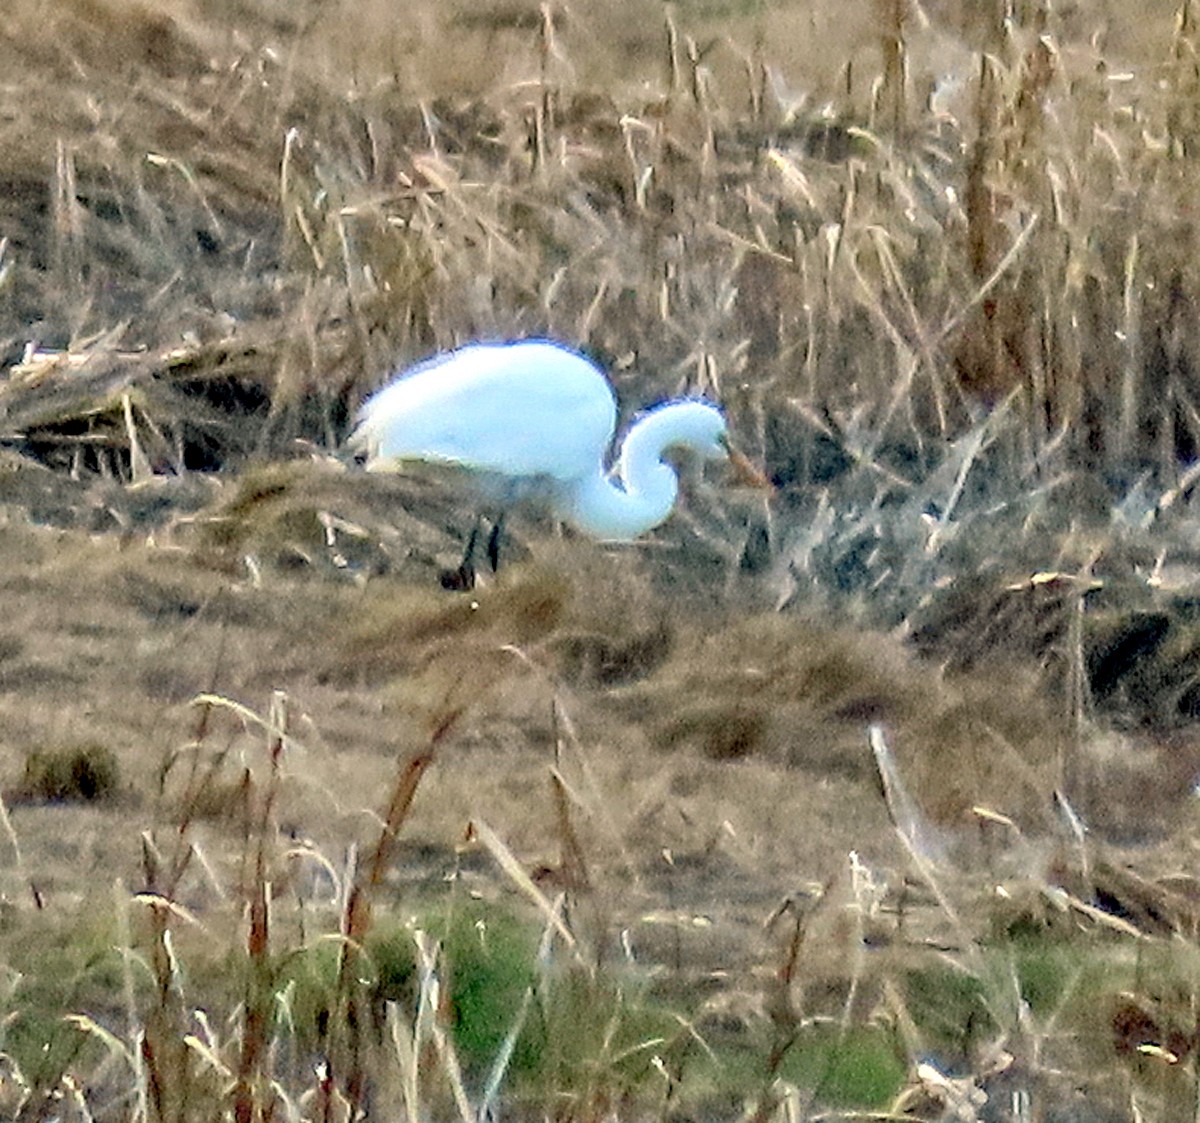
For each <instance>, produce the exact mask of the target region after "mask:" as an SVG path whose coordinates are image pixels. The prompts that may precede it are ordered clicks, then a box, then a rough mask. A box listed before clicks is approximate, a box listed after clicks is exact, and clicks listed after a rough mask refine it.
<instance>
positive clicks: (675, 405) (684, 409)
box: [647, 398, 729, 460]
mask: <svg viewBox="0 0 1200 1123" xmlns="http://www.w3.org/2000/svg"><path fill="white" fill-rule="evenodd" d="M657 413H661V414H662V416H663V420H664V422H666V421H667V419H668V418H669V423H668V424H666V425H665V426H664V428H665V429H666V430H667V434H666V436H667V439H666V441H665V442H664V447H665V448H686V449H688V450H689V451H690V452H694V453H695V454H696V455H697V456H702V457H703V458H704V459H705V460H724V459H725V457H727V456H728V455H729V430H728V428H727V426H726V424H725V415H724V414H723V413H722V412H721V410H720V409H719V407H717V406H715V405H713V404H712V403H711V402H706V401H702V400H700V399H698V398H697V399H695V400H692V401H683V402H671V403H669V404H667V405H665V406H660V407H659V408H658V409H657V410H653V411H651V413H650V414H648V415H647V416H648V417H651V416H653V415H654V414H657Z"/></svg>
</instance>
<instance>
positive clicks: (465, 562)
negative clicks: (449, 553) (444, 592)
mask: <svg viewBox="0 0 1200 1123" xmlns="http://www.w3.org/2000/svg"><path fill="white" fill-rule="evenodd" d="M479 522H480V520H479V519H478V518H477V519H476V520H475V525H474V526H473V527H471V536H470V537H469V538H468V539H467V548H466V549H465V550H464V551H463V556H462V561H460V562H459V563H458V568H457V569H443V570H442V577H441V579H442V588H443V589H449V590H451V591H452V592H456V593H467V592H470V591H471V590H472V589H473V588H475V546H476V543H478V541H479ZM489 549H490V548H489Z"/></svg>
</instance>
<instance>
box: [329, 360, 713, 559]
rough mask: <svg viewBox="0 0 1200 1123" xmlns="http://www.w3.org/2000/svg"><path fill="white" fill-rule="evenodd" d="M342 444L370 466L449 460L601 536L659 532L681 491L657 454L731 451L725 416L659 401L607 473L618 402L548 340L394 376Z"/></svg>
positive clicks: (582, 363)
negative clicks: (362, 454)
mask: <svg viewBox="0 0 1200 1123" xmlns="http://www.w3.org/2000/svg"><path fill="white" fill-rule="evenodd" d="M358 420H359V423H358V427H357V428H356V429H355V431H354V433H353V434H352V436H351V445H352V446H353V447H355V448H357V449H359V450H361V451H363V452H365V453H366V456H367V467H368V468H370V469H374V470H380V469H388V468H393V467H395V466H397V465H398V464H400V463H403V462H404V461H406V460H423V461H432V462H435V463H445V464H457V465H460V466H461V467H463V468H465V469H468V470H469V471H471V472H472V474H473V475H476V476H478V477H479V478H480V482H481V486H482V487H483V488H484V490H486V491H490V492H491V493H493V494H494V495H497V497H499V498H508V499H515V498H520V497H522V496H523V495H534V496H538V497H540V498H541V499H542V500H543V501H544V502H545V503H546V504H548V505H549V507H550V508H551V509H552V510H553V511H554V512H555V514H557V515H558V516H559V517H560V518H562V519H564V520H566V521H567V522H570V523H572V524H573V525H574V526H576V527H578V528H579V529H580V530H582V531H585V532H586V533H588V534H590V535H592V536H593V537H595V538H600V539H604V540H609V541H628V540H630V539H633V538H636V537H637V536H638V535H640V534H644V533H645V532H646V531H648V530H651V529H653V528H654V527H656V526H658V524H659V523H661V522H663V521H664V520H665V519H666V518H667V516H668V515H670V513H671V509H672V508H673V507H674V505H675V498H676V494H677V492H678V479H677V477H676V474H675V469H674V468H673V467H671V465H669V464H667V463H665V462H664V461H663V459H662V455H663V452H664V451H665V450H666V449H668V448H674V447H679V448H686V449H690V450H692V451H693V452H695V453H697V454H698V455H700V456H702V457H705V458H706V459H717V458H724V457H726V456H728V455H729V454H730V453H729V446H728V443H727V438H726V428H725V418H724V417H723V415H722V413H721V411H720V410H719V409H718V408H717V407H716V406H715V405H712V404H711V403H710V402H706V401H701V400H699V399H685V400H682V401H675V402H667V403H665V404H663V405H661V406H658V407H656V408H655V409H652V410H650V411H649V412H648V413H646V414H645V415H644V416H643V417H642V418H640V419H639V420H638V421H636V422H635V423H634V424H633V426H632V427H631V428H630V429H629V432H628V433H627V434H626V437H625V440H624V443H623V444H622V446H621V453H620V457H619V459H618V461H617V466H616V469H615V470H614V471H613V472H611V473H610V472H609V470H608V469H607V467H606V461H607V456H608V452H609V448H610V446H611V445H612V440H613V435H614V432H615V429H616V422H617V405H616V401H615V399H614V397H613V391H612V387H611V386H610V385H609V382H608V379H607V378H606V377H605V375H604V372H603V371H601V370H600V369H599V367H597V366H596V365H595V364H594V363H592V362H591V361H590V360H588V359H587V358H585V357H584V356H583V355H580V354H579V353H578V352H575V351H572V350H570V349H569V348H567V347H563V346H561V345H559V344H557V343H551V342H548V341H546V340H522V341H518V342H514V343H474V344H471V345H470V346H467V347H462V348H460V349H459V350H457V351H451V352H449V353H447V354H444V355H438V356H436V357H435V358H433V359H431V360H429V361H428V362H425V363H422V364H420V365H419V366H416V367H414V368H412V369H411V370H410V371H408V372H406V373H404V374H401V375H400V376H399V377H398V378H397V379H396V380H395V381H394V382H392V383H391V384H389V385H388V386H386V387H384V388H383V389H382V390H380V391H379V392H378V393H376V394H375V395H373V396H372V397H371V398H369V399H368V400H367V402H366V404H365V405H364V406H363V408H362V411H361V413H360V414H359V419H358Z"/></svg>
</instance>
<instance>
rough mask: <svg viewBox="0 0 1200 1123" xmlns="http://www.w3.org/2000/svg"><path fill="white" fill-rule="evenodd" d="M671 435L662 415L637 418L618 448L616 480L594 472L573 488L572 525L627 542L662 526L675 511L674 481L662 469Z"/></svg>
mask: <svg viewBox="0 0 1200 1123" xmlns="http://www.w3.org/2000/svg"><path fill="white" fill-rule="evenodd" d="M664 421H666V423H665V424H664ZM675 435H676V434H675V429H674V426H673V425H672V424H671V423H670V418H669V417H665V416H664V412H658V413H652V414H649V415H648V416H646V417H644V418H642V420H641V421H639V422H638V423H637V424H636V425H634V426H633V428H632V429H630V430H629V433H628V435H627V436H626V438H625V443H624V444H623V445H622V446H621V456H620V461H619V464H618V468H617V471H616V472H615V473H614V474H615V476H616V479H613V478H612V477H610V476H607V475H605V474H604V472H603V471H597V473H596V474H595V475H594V476H589V477H587V478H586V479H584V480H581V481H580V482H579V484H578V485H577V486H576V488H575V492H574V495H573V497H572V506H573V508H574V510H573V516H574V521H575V522H576V523H577V524H578V525H579V526H580V527H581V528H582V529H584V530H586V531H587V532H588V533H589V534H592V535H594V536H595V537H597V538H601V539H607V540H609V541H629V540H631V539H633V538H636V537H637V536H638V535H639V534H645V533H646V531H648V530H652V529H653V528H654V527H656V526H658V524H659V523H661V522H663V521H665V520H666V518H667V516H668V515H669V514H670V513H671V508H672V507H674V506H675V497H676V495H677V494H678V491H679V481H678V479H677V477H676V475H675V469H674V468H672V467H671V466H670V465H669V464H664V463H663V460H662V452H663V449H664V448H665V447H666V446H667V445H668V444H670V443H671V442H672V441H673V440H674V438H675Z"/></svg>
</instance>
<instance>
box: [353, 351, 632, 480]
mask: <svg viewBox="0 0 1200 1123" xmlns="http://www.w3.org/2000/svg"><path fill="white" fill-rule="evenodd" d="M615 426H616V404H615V402H614V401H613V394H612V389H611V387H610V386H609V384H608V380H607V379H606V378H605V377H604V374H603V373H602V372H601V371H600V370H599V369H598V368H597V367H595V366H594V365H593V364H592V363H590V362H589V361H588V360H587V359H585V358H584V357H583V356H582V355H577V354H576V353H575V352H573V351H569V350H567V349H565V348H562V347H559V346H556V345H555V344H552V343H543V342H523V343H514V344H501V345H497V344H476V345H474V346H470V347H464V348H462V349H461V350H459V351H453V352H450V353H449V354H447V355H441V356H438V357H437V358H435V359H433V360H431V361H430V362H428V363H425V364H422V365H421V366H419V367H416V368H414V369H413V370H412V371H411V372H409V373H408V374H406V375H403V376H402V377H400V378H399V379H397V380H396V381H395V382H393V383H392V384H391V385H390V386H387V387H385V388H384V389H383V390H381V391H380V392H379V393H377V394H376V395H374V396H373V397H372V398H370V399H369V400H368V401H367V403H366V404H365V405H364V407H363V410H362V413H361V414H360V420H359V426H358V429H356V430H355V433H354V435H353V437H352V438H351V441H352V443H353V444H354V445H355V446H357V447H359V448H363V449H365V450H366V452H367V454H368V457H369V458H370V461H371V462H372V463H373V464H376V465H381V464H384V463H390V462H393V461H396V460H434V461H446V462H451V463H457V464H462V465H464V466H466V467H468V468H472V469H478V470H484V471H489V472H498V473H501V474H503V475H506V476H543V475H544V476H551V477H553V478H555V479H560V480H568V479H577V478H579V477H581V476H585V475H588V474H590V473H593V472H595V471H596V469H597V467H598V466H600V465H601V464H602V462H603V460H604V456H605V454H606V452H607V450H608V446H609V444H610V442H611V441H612V435H613V430H614V428H615Z"/></svg>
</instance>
